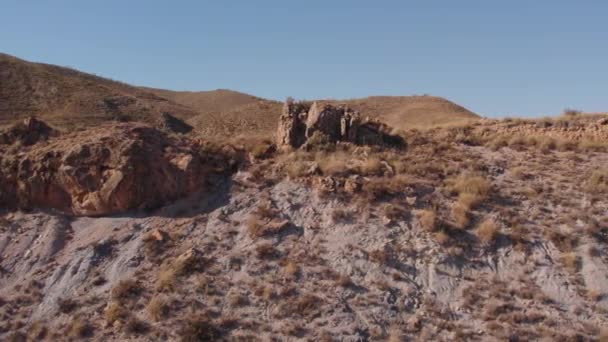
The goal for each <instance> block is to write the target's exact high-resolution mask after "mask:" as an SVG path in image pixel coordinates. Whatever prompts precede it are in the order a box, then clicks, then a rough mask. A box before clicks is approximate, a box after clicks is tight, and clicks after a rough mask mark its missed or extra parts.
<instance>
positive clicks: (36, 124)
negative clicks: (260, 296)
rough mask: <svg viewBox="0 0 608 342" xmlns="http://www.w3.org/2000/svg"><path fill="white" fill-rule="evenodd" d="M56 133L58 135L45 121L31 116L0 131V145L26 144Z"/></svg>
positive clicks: (45, 138) (47, 137) (31, 143)
mask: <svg viewBox="0 0 608 342" xmlns="http://www.w3.org/2000/svg"><path fill="white" fill-rule="evenodd" d="M57 135H59V132H58V131H57V130H55V129H53V128H51V127H50V126H49V125H47V124H46V123H44V122H42V121H40V120H38V119H36V118H34V117H31V118H27V119H25V120H23V122H20V123H17V124H16V125H13V126H12V127H10V128H9V129H7V130H5V131H3V132H0V145H12V144H14V143H20V144H21V145H24V146H28V145H33V144H35V143H37V142H38V141H41V140H47V139H49V138H50V137H54V136H57Z"/></svg>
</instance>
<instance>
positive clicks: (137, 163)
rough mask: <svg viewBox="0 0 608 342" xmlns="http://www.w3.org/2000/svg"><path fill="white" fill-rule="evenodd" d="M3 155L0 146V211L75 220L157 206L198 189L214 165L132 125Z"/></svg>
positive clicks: (188, 145) (183, 142) (192, 148)
mask: <svg viewBox="0 0 608 342" xmlns="http://www.w3.org/2000/svg"><path fill="white" fill-rule="evenodd" d="M43 124H44V123H39V124H37V125H34V126H36V127H38V126H41V127H44V125H43ZM25 136H30V134H29V133H27V132H26V134H25ZM28 141H29V140H28ZM8 150H9V148H8V147H4V148H2V147H1V146H0V206H8V207H20V208H31V207H41V208H53V209H58V210H61V211H63V212H67V213H71V214H74V215H103V214H111V213H117V212H122V211H126V210H130V209H138V208H152V207H157V206H159V205H162V204H164V203H167V202H169V201H172V200H175V199H176V198H178V197H181V196H185V195H188V194H191V193H193V192H195V191H197V190H199V189H201V187H202V186H203V184H204V182H205V180H206V176H207V174H208V172H207V170H208V169H210V168H212V167H215V166H210V165H207V164H208V163H209V158H204V156H202V155H201V154H200V152H199V149H198V148H197V145H196V144H194V143H192V142H191V141H190V140H187V139H177V138H171V137H169V136H167V135H166V134H164V133H162V132H160V131H159V130H157V129H154V128H152V127H149V126H147V125H144V124H138V123H112V124H105V125H102V126H100V127H97V128H94V129H89V130H86V131H81V132H75V133H71V134H66V135H62V136H59V137H56V138H52V139H50V140H48V142H46V143H45V144H36V145H34V146H31V147H24V148H21V149H20V150H18V151H11V152H10V153H9V151H8ZM208 166H209V167H208Z"/></svg>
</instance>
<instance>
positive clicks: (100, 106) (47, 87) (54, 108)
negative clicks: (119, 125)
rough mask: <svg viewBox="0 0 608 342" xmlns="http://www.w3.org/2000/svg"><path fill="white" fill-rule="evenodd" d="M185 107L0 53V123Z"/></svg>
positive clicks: (127, 116)
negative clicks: (32, 118) (37, 118)
mask: <svg viewBox="0 0 608 342" xmlns="http://www.w3.org/2000/svg"><path fill="white" fill-rule="evenodd" d="M163 112H168V113H170V114H172V115H174V116H176V117H179V118H182V119H186V118H189V117H192V116H194V115H195V114H196V113H195V112H194V111H193V110H191V109H190V108H188V107H186V106H183V105H180V104H177V103H174V102H172V101H169V100H167V99H165V98H161V97H159V96H157V95H154V94H153V93H151V92H147V91H144V90H141V89H139V88H136V87H132V86H130V85H127V84H124V83H120V82H115V81H112V80H108V79H105V78H102V77H98V76H95V75H91V74H87V73H84V72H80V71H76V70H73V69H70V68H65V67H59V66H55V65H49V64H42V63H32V62H27V61H24V60H21V59H18V58H15V57H12V56H9V55H5V54H0V125H6V124H8V123H13V122H15V121H17V120H19V119H22V118H25V117H28V116H38V117H41V118H43V119H44V120H46V121H48V122H49V123H51V124H54V125H56V126H58V127H61V128H74V127H87V126H90V125H95V124H99V123H101V122H105V121H109V120H115V121H148V122H151V121H155V120H157V118H158V116H159V115H160V114H161V113H163Z"/></svg>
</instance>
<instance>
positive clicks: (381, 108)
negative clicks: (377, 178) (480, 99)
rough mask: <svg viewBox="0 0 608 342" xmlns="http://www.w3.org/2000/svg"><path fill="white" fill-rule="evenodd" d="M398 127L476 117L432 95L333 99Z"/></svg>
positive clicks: (459, 120)
mask: <svg viewBox="0 0 608 342" xmlns="http://www.w3.org/2000/svg"><path fill="white" fill-rule="evenodd" d="M334 102H338V103H346V104H347V105H349V106H350V107H352V108H353V109H355V110H357V111H359V112H361V113H362V114H363V115H364V116H365V115H369V116H370V117H373V118H376V119H378V120H380V121H383V122H384V123H386V124H388V125H390V126H393V127H396V128H399V129H408V128H428V127H434V126H441V125H450V124H457V123H461V122H466V121H469V120H472V119H473V120H474V119H479V116H478V115H477V114H475V113H473V112H471V111H470V110H468V109H466V108H464V107H462V106H460V105H457V104H455V103H453V102H451V101H449V100H446V99H444V98H441V97H435V96H428V95H423V96H372V97H366V98H361V99H351V100H345V101H334Z"/></svg>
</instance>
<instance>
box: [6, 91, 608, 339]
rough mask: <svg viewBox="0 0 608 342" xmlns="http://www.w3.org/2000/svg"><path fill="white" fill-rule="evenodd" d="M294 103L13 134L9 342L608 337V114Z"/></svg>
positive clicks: (9, 153)
mask: <svg viewBox="0 0 608 342" xmlns="http://www.w3.org/2000/svg"><path fill="white" fill-rule="evenodd" d="M286 108H287V110H286V111H285V112H284V113H283V114H282V115H281V116H280V123H279V122H275V125H276V126H278V127H279V129H278V133H277V140H276V143H273V142H271V141H264V140H258V141H257V142H255V141H256V140H252V141H254V142H255V143H250V144H247V145H244V146H243V147H237V146H233V145H232V143H231V142H230V139H226V142H225V143H224V144H218V143H209V142H206V141H204V140H201V139H194V138H191V137H187V136H183V135H173V134H166V133H164V132H162V131H160V130H157V129H155V128H153V127H150V126H148V125H145V124H141V123H106V124H104V125H100V126H98V127H94V128H91V129H88V130H86V131H81V132H73V133H62V132H58V131H57V130H54V129H53V128H52V127H50V126H48V125H46V124H44V123H42V122H38V121H32V120H26V121H25V122H23V123H21V124H19V125H16V126H14V127H13V128H12V129H10V130H5V131H3V132H1V133H0V185H2V188H1V189H2V190H3V192H2V193H0V204H1V205H0V207H1V208H3V209H2V210H1V211H0V256H1V258H0V340H6V341H27V340H35V341H42V340H49V341H56V340H74V341H77V340H78V341H80V340H86V339H89V340H92V341H150V340H153V341H156V340H170V341H258V340H271V341H391V342H393V341H395V342H396V341H461V340H467V341H505V340H511V341H531V340H547V341H555V340H563V341H605V340H606V338H608V330H607V329H606V327H607V326H608V244H607V242H608V215H607V213H608V116H605V115H594V116H586V115H574V116H564V117H559V118H551V119H550V118H547V119H542V120H477V121H475V122H474V123H471V124H464V125H458V126H451V127H438V128H432V129H427V130H407V131H405V132H404V133H403V134H404V135H403V136H402V137H401V138H400V139H399V137H397V136H394V135H393V134H394V133H393V130H391V129H389V128H388V127H386V126H385V125H383V124H379V123H377V122H376V121H374V120H371V121H367V120H366V119H364V118H361V117H359V116H358V114H357V113H356V112H355V111H353V110H350V109H347V108H345V107H332V106H326V105H325V104H320V103H318V104H316V105H312V106H309V104H307V103H304V104H303V103H299V102H290V103H288V104H287V106H286ZM303 112H307V114H306V116H304V115H301V114H302V113H303ZM402 139H404V140H402ZM300 140H301V141H300ZM386 142H389V144H386ZM396 142H399V143H396ZM284 145H287V146H284ZM87 215H95V216H94V217H88V216H87Z"/></svg>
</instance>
